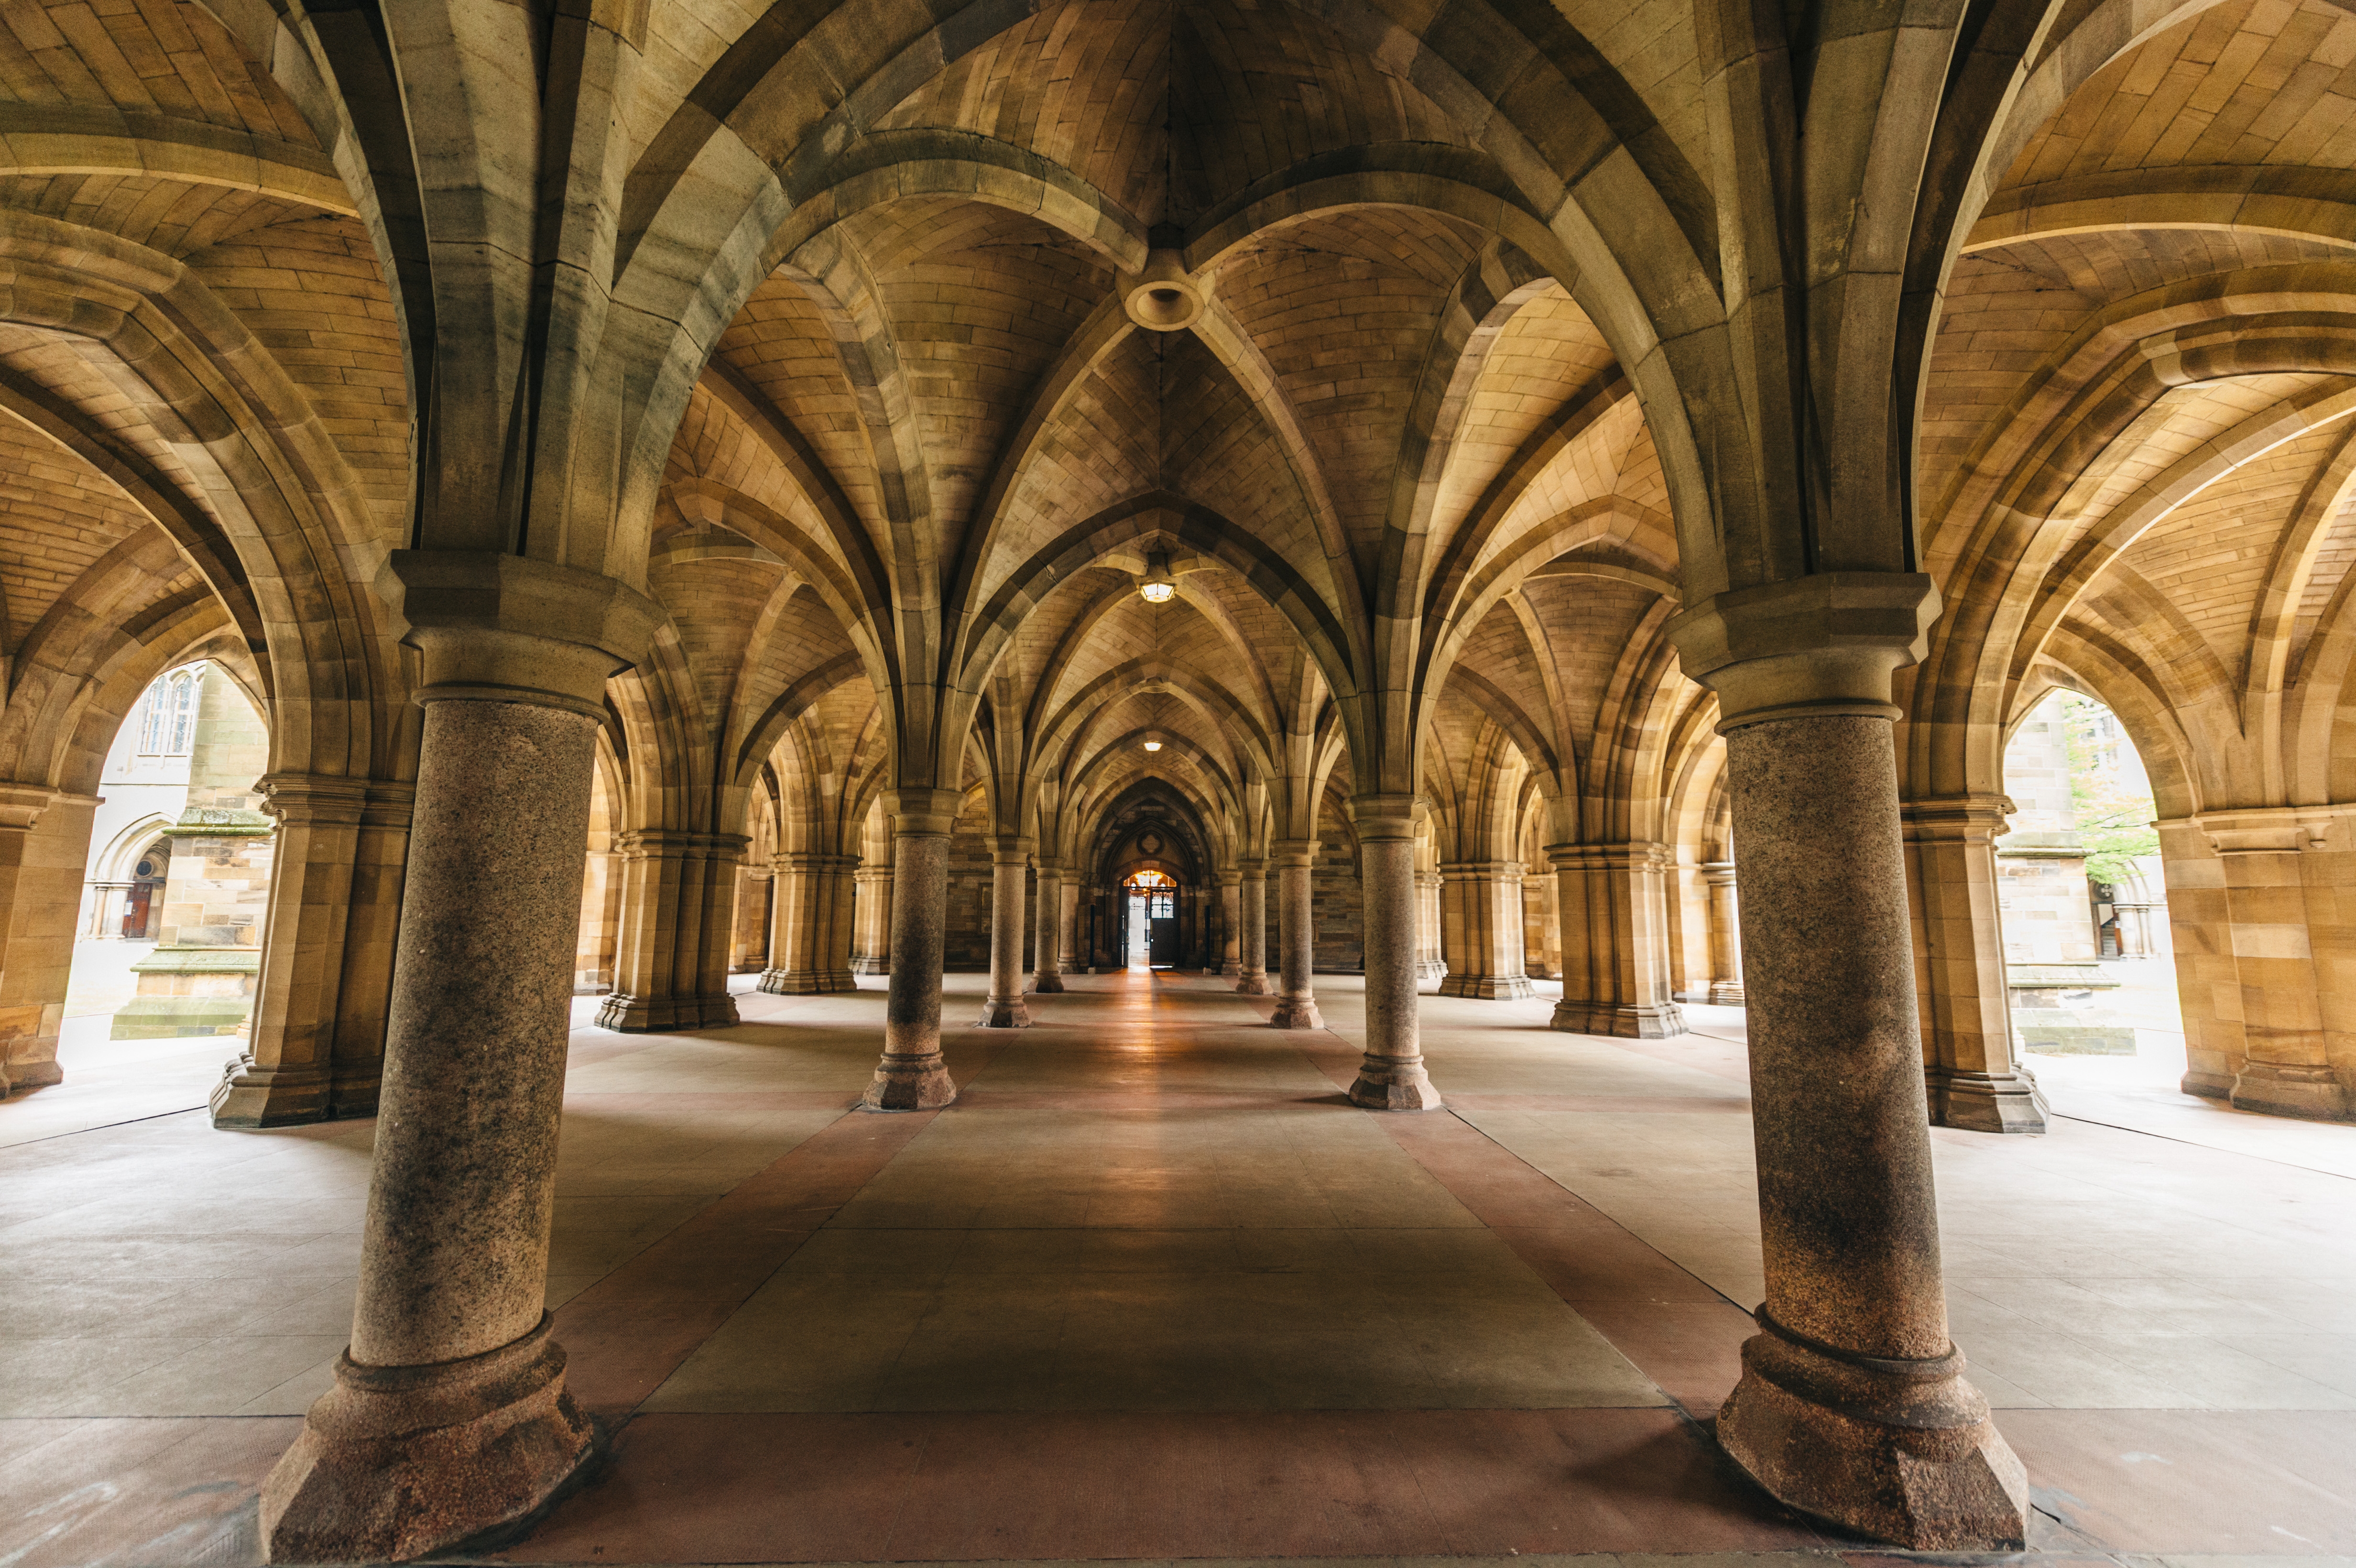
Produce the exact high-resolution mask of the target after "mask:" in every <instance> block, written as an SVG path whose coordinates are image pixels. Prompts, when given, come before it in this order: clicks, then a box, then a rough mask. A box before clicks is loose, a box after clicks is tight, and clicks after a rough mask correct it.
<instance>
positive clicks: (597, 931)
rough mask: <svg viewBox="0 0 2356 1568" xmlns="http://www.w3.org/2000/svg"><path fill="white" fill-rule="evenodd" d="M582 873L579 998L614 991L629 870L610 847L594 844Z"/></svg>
mask: <svg viewBox="0 0 2356 1568" xmlns="http://www.w3.org/2000/svg"><path fill="white" fill-rule="evenodd" d="M600 837H605V836H603V835H601V836H600ZM582 872H583V881H582V888H581V937H580V942H579V944H578V951H577V952H576V953H575V954H574V955H573V993H574V994H575V995H576V996H595V995H597V994H598V993H600V992H604V991H610V990H612V989H613V988H614V958H615V955H616V952H617V951H618V950H619V948H620V946H621V942H622V883H623V880H624V879H625V878H626V876H627V874H628V869H627V868H626V866H625V865H624V863H623V858H622V856H621V854H620V853H619V852H618V851H616V849H614V848H612V846H611V845H610V844H608V845H606V846H605V847H604V848H598V847H596V846H595V845H594V842H593V844H592V847H591V848H590V850H589V853H588V856H587V858H586V859H585V860H584V862H583V866H582Z"/></svg>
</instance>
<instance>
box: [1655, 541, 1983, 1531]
mask: <svg viewBox="0 0 2356 1568" xmlns="http://www.w3.org/2000/svg"><path fill="white" fill-rule="evenodd" d="M1936 603H1937V601H1936V598H1935V596H1934V594H1933V591H1932V588H1931V583H1930V580H1929V579H1928V578H1926V577H1922V576H1918V575H1898V574H1894V573H1864V572H1856V573H1839V574H1832V575H1827V576H1822V577H1814V578H1805V579H1802V580H1799V581H1791V582H1784V583H1778V584H1772V585H1769V586H1765V587H1760V588H1752V589H1747V590H1743V591H1741V592H1735V593H1729V594H1726V595H1723V596H1721V597H1720V598H1719V599H1716V600H1712V601H1708V602H1706V603H1703V604H1701V605H1699V606H1697V607H1696V608H1694V609H1692V610H1688V611H1687V612H1686V613H1685V614H1683V615H1681V616H1679V617H1678V618H1677V619H1676V620H1675V621H1672V622H1671V623H1670V624H1669V627H1668V630H1669V633H1670V635H1671V636H1672V637H1673V638H1674V639H1675V641H1676V645H1677V648H1678V652H1679V655H1680V657H1681V661H1682V663H1683V666H1684V668H1685V670H1686V673H1687V675H1688V676H1691V677H1694V678H1696V679H1698V680H1701V681H1703V682H1705V683H1706V684H1708V686H1709V687H1710V688H1712V689H1713V690H1715V691H1716V692H1717V694H1718V698H1719V712H1720V723H1719V730H1720V731H1721V732H1722V733H1723V734H1725V736H1726V738H1727V764H1726V774H1727V786H1728V793H1729V798H1730V803H1731V805H1732V810H1733V837H1734V840H1735V842H1737V843H1739V844H1740V845H1741V847H1742V901H1743V905H1744V910H1745V912H1746V914H1747V916H1748V918H1747V919H1746V920H1744V922H1743V923H1742V950H1743V951H1742V958H1743V980H1744V987H1745V989H1746V991H1747V993H1748V996H1749V1006H1750V1019H1749V1026H1750V1027H1749V1033H1750V1044H1751V1051H1750V1055H1751V1105H1752V1136H1753V1138H1754V1140H1755V1142H1756V1146H1757V1156H1758V1180H1759V1214H1760V1233H1761V1239H1762V1257H1763V1259H1764V1262H1765V1264H1766V1279H1767V1299H1766V1301H1765V1302H1764V1303H1763V1304H1762V1306H1761V1307H1759V1309H1758V1312H1757V1313H1756V1315H1755V1316H1756V1317H1757V1321H1758V1325H1759V1329H1760V1332H1759V1333H1758V1334H1757V1335H1756V1336H1754V1337H1753V1338H1751V1339H1749V1340H1748V1341H1746V1342H1745V1343H1744V1345H1743V1347H1742V1368H1743V1371H1742V1379H1741V1381H1740V1383H1739V1384H1737V1385H1736V1387H1735V1390H1734V1392H1733V1393H1732V1394H1731V1395H1730V1396H1729V1398H1728V1400H1727V1402H1726V1405H1725V1407H1724V1409H1723V1410H1722V1411H1721V1412H1720V1413H1719V1419H1718V1436H1719V1442H1720V1443H1722V1444H1723V1445H1725V1446H1726V1449H1727V1451H1728V1452H1729V1453H1730V1455H1731V1456H1733V1457H1734V1458H1735V1460H1736V1461H1737V1462H1739V1463H1740V1465H1741V1466H1742V1467H1743V1468H1744V1469H1746V1470H1748V1471H1749V1472H1750V1473H1751V1475H1752V1476H1753V1477H1756V1478H1757V1479H1758V1480H1759V1482H1760V1483H1761V1484H1762V1486H1764V1487H1765V1488H1767V1489H1768V1490H1769V1491H1770V1492H1772V1493H1773V1494H1774V1495H1775V1496H1776V1497H1778V1498H1780V1499H1783V1501H1784V1502H1786V1503H1789V1504H1791V1505H1792V1506H1794V1507H1795V1508H1798V1509H1802V1510H1804V1511H1805V1512H1808V1513H1812V1514H1815V1515H1817V1516H1819V1517H1822V1518H1826V1519H1829V1520H1835V1521H1837V1522H1838V1523H1840V1524H1842V1525H1844V1526H1846V1527H1847V1528H1849V1529H1852V1530H1856V1531H1861V1532H1863V1533H1866V1534H1869V1535H1873V1536H1876V1537H1879V1538H1880V1539H1882V1540H1886V1541H1895V1542H1897V1543H1899V1544H1901V1545H1903V1546H1907V1547H1912V1548H1915V1549H1918V1550H1929V1551H1961V1550H1983V1551H1996V1550H2018V1549H2019V1546H2020V1544H2021V1542H2022V1541H2023V1539H2024V1537H2025V1534H2026V1529H2027V1510H2028V1500H2029V1499H2028V1491H2029V1488H2028V1479H2027V1476H2026V1474H2025V1473H2024V1471H2023V1469H2022V1467H2021V1464H2020V1461H2019V1458H2017V1457H2016V1456H2014V1454H2013V1452H2012V1450H2011V1448H2010V1447H2009V1446H2008V1445H2007V1444H2006V1443H2005V1441H2004V1438H2003V1437H2002V1435H1999V1434H1998V1433H1997V1429H1996V1426H1995V1424H1994V1423H1993V1422H1992V1421H1991V1420H1990V1419H1989V1415H1988V1407H1987V1401H1986V1400H1985V1399H1984V1398H1982V1397H1981V1395H1980V1392H1979V1391H1978V1390H1977V1389H1976V1388H1974V1387H1973V1386H1972V1385H1971V1383H1970V1382H1968V1381H1965V1377H1964V1357H1963V1354H1962V1352H1961V1351H1959V1350H1958V1349H1956V1348H1955V1346H1954V1341H1953V1340H1952V1339H1950V1338H1949V1336H1948V1331H1947V1311H1946V1297H1945V1286H1944V1281H1943V1279H1942V1275H1941V1267H1940V1260H1939V1222H1938V1209H1937V1204H1936V1200H1935V1197H1934V1194H1933V1177H1932V1167H1931V1133H1930V1122H1929V1116H1928V1115H1927V1106H1926V1104H1925V1101H1924V1093H1923V1084H1922V1071H1921V1062H1922V1043H1921V1024H1920V1019H1921V1015H1920V1013H1919V1011H1918V1010H1917V1007H1916V1001H1915V992H1914V965H1913V942H1912V933H1911V931H1910V923H1909V921H1908V916H1907V903H1906V867H1905V856H1904V849H1903V844H1902V841H1901V836H1900V825H1899V812H1898V777H1897V766H1896V759H1895V755H1894V752H1893V748H1892V743H1891V725H1892V722H1893V720H1895V719H1896V718H1897V717H1898V709H1896V708H1895V707H1894V706H1893V705H1892V704H1891V702H1890V672H1891V671H1892V670H1893V669H1894V668H1896V667H1898V666H1900V665H1902V664H1905V663H1908V662H1911V661H1912V659H1914V658H1916V657H1919V656H1920V653H1921V649H1922V643H1923V627H1924V624H1926V623H1927V621H1928V619H1929V614H1930V613H1933V612H1934V611H1935V607H1936Z"/></svg>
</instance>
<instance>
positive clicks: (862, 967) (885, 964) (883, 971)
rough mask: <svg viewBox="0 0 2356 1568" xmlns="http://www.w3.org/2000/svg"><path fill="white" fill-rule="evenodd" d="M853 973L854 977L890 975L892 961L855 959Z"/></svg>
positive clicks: (852, 967)
mask: <svg viewBox="0 0 2356 1568" xmlns="http://www.w3.org/2000/svg"><path fill="white" fill-rule="evenodd" d="M891 972H892V960H890V959H889V958H854V959H852V960H851V973H852V974H854V975H889V974H890V973H891Z"/></svg>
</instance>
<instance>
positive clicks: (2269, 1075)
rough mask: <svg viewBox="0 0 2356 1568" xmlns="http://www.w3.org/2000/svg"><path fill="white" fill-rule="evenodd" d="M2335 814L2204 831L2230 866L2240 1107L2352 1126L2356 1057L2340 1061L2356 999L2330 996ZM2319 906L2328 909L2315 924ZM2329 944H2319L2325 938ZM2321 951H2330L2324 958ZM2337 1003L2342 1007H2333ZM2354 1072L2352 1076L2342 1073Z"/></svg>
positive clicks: (2229, 819) (2269, 813)
mask: <svg viewBox="0 0 2356 1568" xmlns="http://www.w3.org/2000/svg"><path fill="white" fill-rule="evenodd" d="M2332 816H2333V814H2332V813H2331V812H2330V810H2329V808H2328V807H2318V808H2315V809H2314V810H2313V811H2311V812H2303V811H2300V810H2297V809H2296V808H2275V809H2269V810H2256V811H2238V812H2214V813H2204V814H2203V815H2202V816H2201V819H2200V820H2201V831H2202V832H2203V833H2204V834H2206V835H2207V837H2208V839H2209V842H2210V844H2211V847H2213V848H2215V850H2216V851H2217V858H2218V859H2219V860H2220V861H2221V862H2222V870H2223V879H2222V880H2223V882H2224V894H2225V897H2224V903H2225V918H2226V921H2227V923H2228V929H2229V932H2230V934H2231V937H2232V941H2233V970H2234V975H2235V978H2236V979H2237V980H2238V981H2239V983H2240V988H2241V1003H2242V1008H2241V1011H2242V1051H2243V1061H2242V1063H2241V1066H2240V1069H2239V1070H2238V1071H2237V1072H2235V1073H2234V1075H2233V1091H2232V1093H2230V1095H2229V1096H2228V1098H2229V1100H2230V1101H2231V1103H2232V1104H2233V1107H2234V1108H2235V1109H2236V1110H2243V1111H2261V1112H2265V1113H2267V1114H2268V1115H2277V1116H2308V1117H2316V1118H2323V1119H2329V1120H2344V1119H2346V1118H2347V1117H2348V1116H2349V1115H2350V1114H2351V1095H2350V1093H2349V1082H2348V1081H2351V1080H2356V1052H2349V1051H2345V1050H2344V1049H2343V1051H2342V1052H2341V1053H2340V1054H2342V1055H2343V1056H2345V1057H2346V1058H2347V1060H2346V1061H2344V1063H2335V1062H2334V1061H2333V1056H2334V1054H2335V1053H2334V1052H2333V1051H2332V1049H2331V1047H2332V1040H2331V1038H2330V1035H2331V1032H2332V1031H2333V1030H2335V1029H2337V1030H2339V1031H2340V1032H2341V1034H2342V1036H2343V1040H2344V1039H2345V1037H2346V1032H2347V1031H2348V1029H2349V1028H2350V1024H2349V1021H2348V1019H2347V1018H2346V1016H2345V1013H2344V1011H2342V1008H2344V1007H2345V1005H2346V1004H2348V1003H2349V1002H2351V1001H2356V997H2345V996H2340V997H2329V996H2328V995H2327V989H2328V975H2329V969H2330V968H2332V967H2336V966H2337V965H2330V964H2329V959H2332V958H2340V957H2342V956H2343V955H2340V954H2338V953H2335V952H2331V951H2330V944H2331V940H2332V939H2333V938H2335V937H2336V936H2337V933H2336V932H2334V931H2332V930H2331V927H2332V926H2333V925H2335V924H2337V923H2339V920H2338V918H2337V917H2338V914H2339V905H2340V903H2341V902H2342V901H2351V902H2356V899H2351V897H2350V895H2348V894H2347V893H2345V892H2344V891H2342V890H2344V889H2345V888H2346V887H2347V885H2348V884H2347V883H2346V882H2345V881H2343V880H2336V879H2335V877H2334V875H2333V873H2334V872H2340V873H2342V874H2344V872H2345V871H2346V869H2347V868H2346V866H2345V865H2344V862H2345V861H2346V860H2347V859H2349V857H2348V856H2347V854H2346V853H2344V852H2342V853H2340V854H2334V853H2332V852H2331V849H2330V843H2331V818H2332ZM2311 902H2320V903H2323V904H2325V906H2326V911H2327V912H2326V916H2325V918H2324V919H2320V920H2319V919H2317V918H2315V912H2314V911H2313V909H2311V907H2310V903H2311ZM2319 938H2320V939H2321V940H2319ZM2319 949H2320V951H2319ZM2327 1001H2329V1002H2333V1003H2338V1004H2340V1006H2338V1007H2328V1006H2327ZM2343 1065H2344V1067H2345V1069H2346V1072H2345V1073H2344V1075H2343V1072H2342V1067H2343Z"/></svg>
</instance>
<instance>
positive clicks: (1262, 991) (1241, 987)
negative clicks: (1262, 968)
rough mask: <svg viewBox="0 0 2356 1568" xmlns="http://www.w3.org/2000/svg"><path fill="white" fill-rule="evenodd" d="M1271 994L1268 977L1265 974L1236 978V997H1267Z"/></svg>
mask: <svg viewBox="0 0 2356 1568" xmlns="http://www.w3.org/2000/svg"><path fill="white" fill-rule="evenodd" d="M1236 995H1237V996H1238V997H1265V996H1267V995H1269V983H1268V976H1267V975H1266V974H1265V973H1262V974H1258V975H1238V976H1236Z"/></svg>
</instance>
